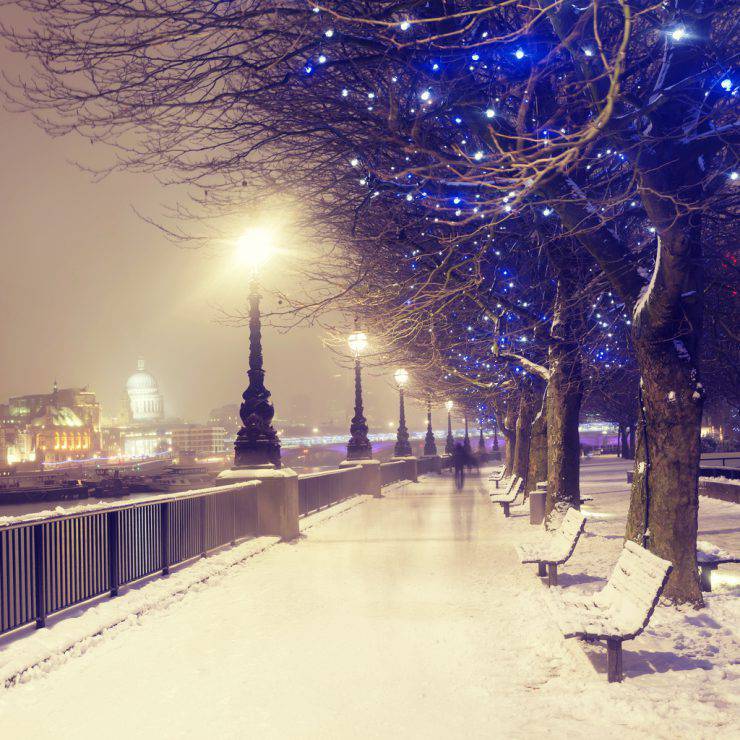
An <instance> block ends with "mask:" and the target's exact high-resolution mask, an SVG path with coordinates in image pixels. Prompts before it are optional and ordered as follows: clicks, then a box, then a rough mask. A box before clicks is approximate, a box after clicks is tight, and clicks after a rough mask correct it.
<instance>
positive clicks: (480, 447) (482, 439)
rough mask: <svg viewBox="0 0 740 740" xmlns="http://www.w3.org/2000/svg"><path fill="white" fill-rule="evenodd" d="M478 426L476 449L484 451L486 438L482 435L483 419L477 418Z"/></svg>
mask: <svg viewBox="0 0 740 740" xmlns="http://www.w3.org/2000/svg"><path fill="white" fill-rule="evenodd" d="M478 428H479V430H480V434H479V435H478V450H479V451H480V452H485V451H486V438H485V437H484V436H483V419H478Z"/></svg>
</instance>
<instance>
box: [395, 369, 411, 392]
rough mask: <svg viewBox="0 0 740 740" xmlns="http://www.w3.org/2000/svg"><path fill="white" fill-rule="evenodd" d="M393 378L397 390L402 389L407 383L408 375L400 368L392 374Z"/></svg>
mask: <svg viewBox="0 0 740 740" xmlns="http://www.w3.org/2000/svg"><path fill="white" fill-rule="evenodd" d="M393 378H394V379H395V381H396V384H397V385H398V387H399V388H403V387H404V386H405V385H406V383H408V382H409V374H408V371H407V370H404V369H403V368H402V367H399V368H398V370H396V372H395V373H393Z"/></svg>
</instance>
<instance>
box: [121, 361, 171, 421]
mask: <svg viewBox="0 0 740 740" xmlns="http://www.w3.org/2000/svg"><path fill="white" fill-rule="evenodd" d="M126 397H127V399H128V421H129V422H130V423H132V424H151V423H152V422H158V421H162V419H164V401H163V399H162V394H161V393H160V392H159V387H158V386H157V381H156V380H155V378H154V376H153V375H152V374H151V373H148V372H147V371H146V370H145V363H144V360H139V367H138V370H137V371H136V372H135V373H134V374H133V375H131V377H129V379H128V380H127V381H126Z"/></svg>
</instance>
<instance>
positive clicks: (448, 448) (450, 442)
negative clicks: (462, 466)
mask: <svg viewBox="0 0 740 740" xmlns="http://www.w3.org/2000/svg"><path fill="white" fill-rule="evenodd" d="M454 405H455V404H454V403H452V401H445V408H446V409H447V442H446V444H445V452H446V453H447V454H448V455H451V454H452V453H453V452H454V451H455V438H454V437H453V436H452V407H453V406H454Z"/></svg>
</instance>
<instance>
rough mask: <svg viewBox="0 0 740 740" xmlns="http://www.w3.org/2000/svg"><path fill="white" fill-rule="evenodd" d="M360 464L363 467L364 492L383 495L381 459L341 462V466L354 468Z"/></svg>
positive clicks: (375, 495) (377, 496)
mask: <svg viewBox="0 0 740 740" xmlns="http://www.w3.org/2000/svg"><path fill="white" fill-rule="evenodd" d="M358 465H359V467H361V468H362V476H363V485H362V493H363V494H365V495H367V496H374V497H375V498H380V497H381V496H382V493H381V484H380V483H381V481H380V460H367V459H364V460H342V462H340V463H339V467H340V468H354V467H356V466H358Z"/></svg>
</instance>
